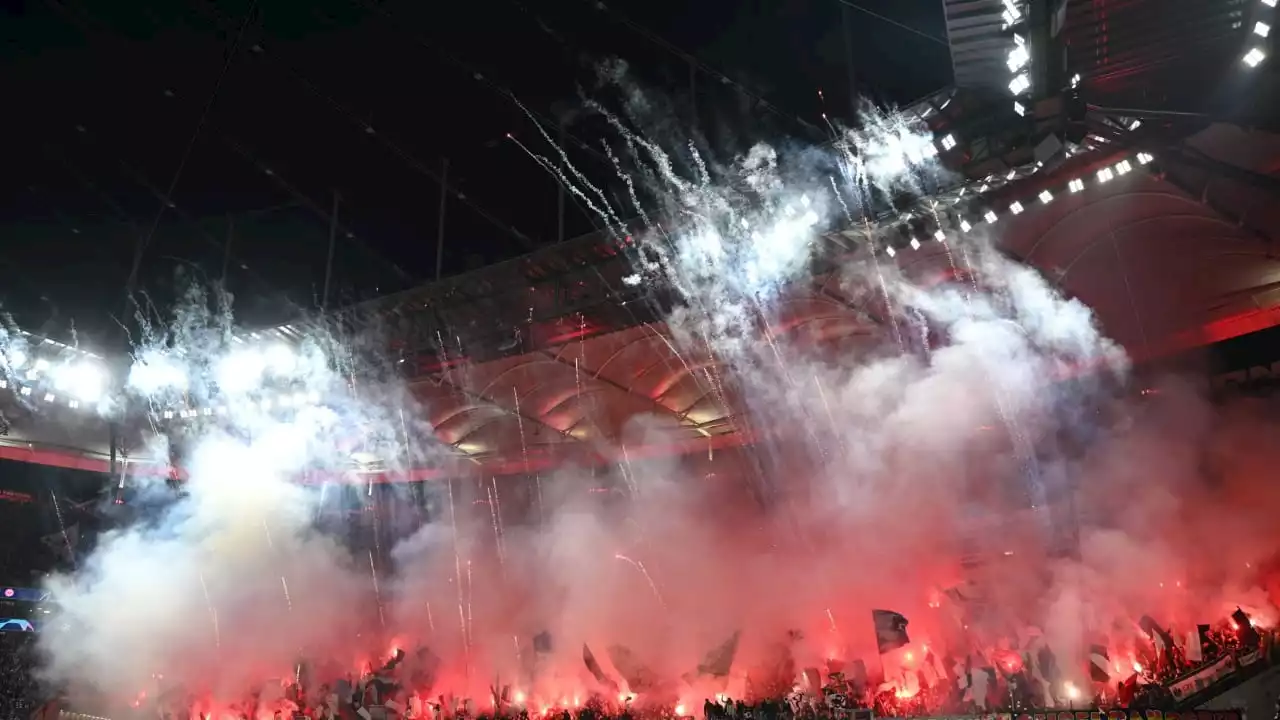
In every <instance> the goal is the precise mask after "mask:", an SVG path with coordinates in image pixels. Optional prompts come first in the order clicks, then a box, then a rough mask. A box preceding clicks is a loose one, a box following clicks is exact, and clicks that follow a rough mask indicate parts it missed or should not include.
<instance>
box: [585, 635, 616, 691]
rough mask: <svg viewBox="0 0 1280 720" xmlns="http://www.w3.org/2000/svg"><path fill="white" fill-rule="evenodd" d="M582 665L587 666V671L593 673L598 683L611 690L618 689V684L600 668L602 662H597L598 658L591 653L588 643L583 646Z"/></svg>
mask: <svg viewBox="0 0 1280 720" xmlns="http://www.w3.org/2000/svg"><path fill="white" fill-rule="evenodd" d="M582 663H583V664H584V665H586V666H587V671H588V672H590V673H591V677H593V678H595V679H596V682H598V683H600V684H601V685H604V686H605V687H607V688H609V689H611V690H617V689H618V684H617V683H615V682H614V681H613V680H611V679H609V676H608V675H605V674H604V668H602V667H600V662H599V661H598V660H596V656H595V655H594V654H593V653H592V652H591V648H590V647H587V644H586V643H583V644H582Z"/></svg>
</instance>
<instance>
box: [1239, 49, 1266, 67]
mask: <svg viewBox="0 0 1280 720" xmlns="http://www.w3.org/2000/svg"><path fill="white" fill-rule="evenodd" d="M1266 59H1267V54H1266V53H1264V52H1262V49H1261V48H1254V49H1252V50H1250V51H1249V52H1247V53H1245V56H1244V58H1243V60H1244V64H1245V65H1248V66H1249V67H1251V68H1255V67H1258V66H1259V65H1261V64H1262V61H1263V60H1266Z"/></svg>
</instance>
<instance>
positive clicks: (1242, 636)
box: [1231, 608, 1262, 648]
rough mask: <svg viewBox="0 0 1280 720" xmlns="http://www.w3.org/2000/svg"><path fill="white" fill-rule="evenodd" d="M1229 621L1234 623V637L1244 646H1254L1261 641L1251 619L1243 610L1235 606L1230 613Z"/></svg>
mask: <svg viewBox="0 0 1280 720" xmlns="http://www.w3.org/2000/svg"><path fill="white" fill-rule="evenodd" d="M1231 622H1232V624H1233V625H1235V631H1236V637H1237V638H1239V640H1240V644H1241V645H1243V646H1244V647H1246V648H1255V647H1257V646H1258V643H1260V642H1262V636H1261V635H1259V634H1258V631H1257V630H1255V629H1254V628H1253V621H1252V620H1250V619H1249V615H1248V613H1246V612H1245V611H1244V610H1241V609H1240V608H1236V611H1235V612H1233V613H1231Z"/></svg>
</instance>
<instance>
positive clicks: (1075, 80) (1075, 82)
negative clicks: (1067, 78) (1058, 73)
mask: <svg viewBox="0 0 1280 720" xmlns="http://www.w3.org/2000/svg"><path fill="white" fill-rule="evenodd" d="M1071 87H1073V88H1077V87H1080V73H1076V74H1075V75H1072V76H1071Z"/></svg>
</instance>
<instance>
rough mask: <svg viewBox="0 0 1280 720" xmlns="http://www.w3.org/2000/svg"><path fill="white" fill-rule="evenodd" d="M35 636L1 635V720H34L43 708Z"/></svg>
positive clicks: (22, 634)
mask: <svg viewBox="0 0 1280 720" xmlns="http://www.w3.org/2000/svg"><path fill="white" fill-rule="evenodd" d="M34 669H35V635H33V634H32V633H21V632H0V720H30V718H31V715H32V713H34V712H35V709H36V707H37V706H38V704H39V698H38V691H37V683H36V681H35V677H34V672H33V671H34Z"/></svg>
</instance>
